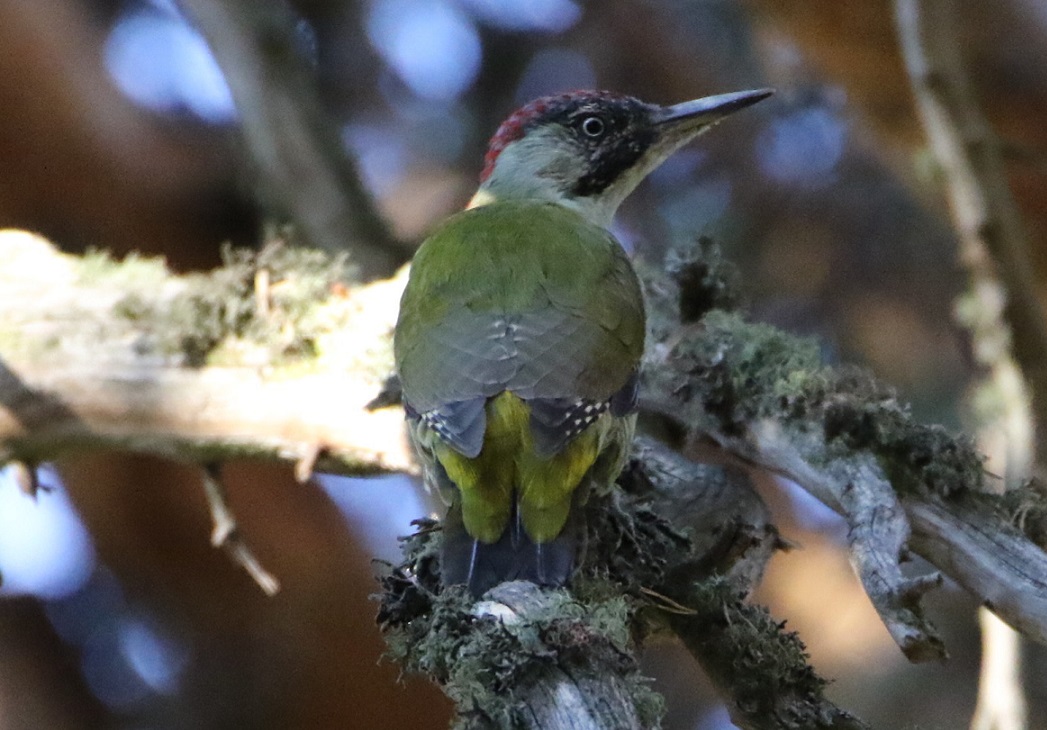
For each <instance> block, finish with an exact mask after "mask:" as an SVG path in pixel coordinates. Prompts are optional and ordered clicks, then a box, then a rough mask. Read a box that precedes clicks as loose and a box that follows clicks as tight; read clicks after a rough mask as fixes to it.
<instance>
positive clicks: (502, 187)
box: [466, 130, 633, 229]
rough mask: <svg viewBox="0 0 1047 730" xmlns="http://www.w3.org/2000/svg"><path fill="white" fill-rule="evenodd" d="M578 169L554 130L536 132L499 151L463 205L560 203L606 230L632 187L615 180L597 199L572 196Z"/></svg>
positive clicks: (569, 149) (577, 161)
mask: <svg viewBox="0 0 1047 730" xmlns="http://www.w3.org/2000/svg"><path fill="white" fill-rule="evenodd" d="M581 165H582V162H581V160H580V158H579V155H578V154H576V153H575V151H574V150H573V149H572V147H571V145H570V143H569V142H565V140H563V139H558V138H557V137H556V134H555V133H554V132H544V131H543V130H537V131H536V132H533V133H531V134H529V135H528V136H527V137H524V138H523V139H519V140H516V141H515V142H513V143H512V144H510V145H508V146H507V147H506V148H505V149H504V150H502V152H501V154H500V155H499V156H498V160H497V161H496V163H495V166H494V169H493V170H492V171H491V174H490V176H488V178H487V179H486V180H484V182H483V183H482V184H481V185H480V188H479V189H478V190H477V191H476V194H475V195H473V197H472V200H470V201H469V205H468V206H466V207H467V208H478V207H480V206H482V205H490V204H491V203H496V202H499V201H503V200H539V201H544V202H550V203H557V204H558V205H562V206H564V207H565V208H569V209H571V210H573V211H575V212H576V213H578V214H579V215H581V216H582V217H583V218H585V219H586V220H588V221H589V222H590V223H593V224H594V225H597V226H600V227H601V228H605V229H609V228H610V227H611V221H612V220H613V219H614V214H615V212H616V211H617V210H618V206H619V205H620V204H621V202H622V200H623V199H624V198H625V196H626V195H627V194H628V192H629V191H630V190H632V187H633V186H629V187H628V189H622V188H623V185H620V184H618V183H617V182H616V183H615V184H614V185H612V186H610V187H608V188H607V189H606V190H604V191H602V192H601V193H599V194H597V195H588V196H576V195H573V194H572V193H571V190H572V188H573V187H574V185H575V183H576V182H577V180H578V178H579V177H580V172H579V168H580V166H581ZM622 182H623V183H625V182H626V181H622Z"/></svg>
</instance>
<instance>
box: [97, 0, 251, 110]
mask: <svg viewBox="0 0 1047 730" xmlns="http://www.w3.org/2000/svg"><path fill="white" fill-rule="evenodd" d="M105 64H106V68H107V69H108V71H109V74H110V76H112V78H113V80H114V81H115V82H116V85H117V86H118V87H119V88H120V90H121V91H123V92H124V94H126V95H127V96H128V97H130V98H131V100H132V101H134V102H135V103H137V104H140V105H142V106H144V107H146V108H147V109H151V110H152V111H156V112H164V113H170V112H177V111H183V110H187V111H189V112H191V113H192V114H194V115H196V116H197V117H199V118H200V119H203V120H205V121H208V122H212V123H224V122H229V121H231V120H233V119H234V118H235V116H236V109H235V107H234V105H233V98H232V94H231V93H230V91H229V86H228V85H227V84H226V82H225V77H224V76H222V72H221V70H220V69H219V68H218V63H217V62H216V61H215V59H214V56H213V55H212V54H211V50H210V49H209V48H208V47H207V43H206V42H205V41H204V39H203V37H202V36H201V35H200V34H199V33H198V32H197V31H196V30H195V29H194V28H193V27H192V26H190V25H189V24H188V23H187V22H186V20H185V19H184V18H182V17H181V16H180V15H179V14H178V13H177V12H175V11H174V10H173V9H172V8H170V7H169V6H168V5H167V4H166V3H158V4H146V5H138V6H136V7H134V8H133V9H132V10H130V11H129V12H127V13H125V14H124V15H122V16H121V17H120V18H119V19H118V20H117V22H116V24H115V25H114V26H113V29H112V31H111V32H110V34H109V38H108V39H107V41H106V45H105Z"/></svg>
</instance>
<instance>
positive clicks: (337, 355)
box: [0, 231, 414, 474]
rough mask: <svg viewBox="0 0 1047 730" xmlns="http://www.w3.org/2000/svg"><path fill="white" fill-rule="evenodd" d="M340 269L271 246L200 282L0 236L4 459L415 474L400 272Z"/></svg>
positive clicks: (153, 266)
mask: <svg viewBox="0 0 1047 730" xmlns="http://www.w3.org/2000/svg"><path fill="white" fill-rule="evenodd" d="M350 274H351V272H350V271H349V269H348V267H346V266H345V265H344V264H343V263H340V262H339V260H332V259H331V257H329V256H327V255H325V254H322V253H319V252H317V251H311V250H307V249H296V248H291V247H282V246H279V245H277V246H274V247H270V248H269V249H267V250H266V251H264V252H262V253H261V254H258V255H254V254H250V253H246V252H230V253H229V254H228V255H227V261H226V264H225V266H223V267H221V268H219V269H216V270H215V271H213V272H211V273H209V274H206V275H204V274H197V275H189V276H175V275H173V274H171V273H170V272H169V271H168V270H167V269H166V267H165V266H164V264H163V262H162V261H161V260H159V259H141V258H135V257H130V258H128V259H127V260H125V261H122V262H117V261H113V260H111V259H110V258H108V257H107V256H106V255H104V254H90V255H88V256H86V257H83V258H77V257H73V256H67V255H63V254H60V253H59V252H58V251H57V250H56V249H55V248H54V247H53V246H52V245H51V244H50V243H49V242H47V241H45V240H43V239H41V238H38V237H36V236H32V235H30V234H28V233H25V232H21V231H0V404H2V408H0V456H2V458H3V460H5V461H10V460H19V461H26V462H29V463H36V462H39V461H43V460H48V459H54V458H56V457H59V456H61V455H62V454H63V453H64V452H66V451H68V450H71V449H122V450H128V451H137V452H145V453H153V454H159V455H163V456H170V457H175V458H180V459H184V460H188V461H192V462H196V463H212V462H220V461H225V460H229V459H233V458H243V457H251V458H262V459H273V460H283V461H292V462H298V463H300V464H302V465H303V467H304V468H302V469H299V472H300V473H308V472H309V471H310V469H311V467H312V465H313V464H314V462H315V465H316V466H317V467H318V468H321V469H323V470H326V471H332V472H337V473H345V474H373V473H378V472H389V471H408V472H409V471H412V470H413V469H414V466H413V461H412V459H411V456H410V453H409V448H408V447H407V445H406V443H405V441H404V437H403V429H402V418H403V416H402V414H401V413H400V412H399V411H398V410H397V409H385V410H377V411H373V412H372V411H368V410H367V409H366V405H367V404H368V403H369V402H370V401H371V400H372V399H373V398H374V397H375V396H376V395H377V394H378V393H379V392H380V391H381V390H382V385H383V382H384V378H385V377H386V375H387V374H388V373H389V372H390V371H391V369H392V353H391V347H390V333H391V331H392V327H393V323H394V322H395V316H396V309H397V301H398V299H399V294H400V290H401V289H402V285H403V281H404V279H403V276H402V275H401V276H399V277H397V278H394V279H389V280H385V281H381V282H377V283H374V284H369V285H356V284H353V282H352V280H351V278H350Z"/></svg>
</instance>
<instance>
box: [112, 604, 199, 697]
mask: <svg viewBox="0 0 1047 730" xmlns="http://www.w3.org/2000/svg"><path fill="white" fill-rule="evenodd" d="M117 636H118V641H119V644H120V651H121V653H122V654H123V656H124V658H125V659H126V660H127V663H128V664H130V665H131V668H132V669H134V671H135V673H137V674H138V676H139V678H140V679H141V680H142V681H143V682H145V683H146V684H147V685H149V687H150V688H151V689H153V690H154V691H156V692H159V693H161V694H166V695H170V694H174V693H175V692H176V691H177V690H178V680H179V679H180V678H181V676H182V672H183V671H185V668H186V666H187V665H188V664H189V650H188V647H187V646H186V645H185V644H184V643H182V642H179V641H177V640H175V639H174V638H173V637H171V636H168V635H167V634H166V633H165V632H163V631H162V630H161V629H160V628H159V627H157V626H155V625H154V624H153V623H152V622H150V621H149V620H147V619H146V618H144V617H142V616H136V615H129V616H124V617H123V618H122V619H121V620H120V623H119V626H118V628H117Z"/></svg>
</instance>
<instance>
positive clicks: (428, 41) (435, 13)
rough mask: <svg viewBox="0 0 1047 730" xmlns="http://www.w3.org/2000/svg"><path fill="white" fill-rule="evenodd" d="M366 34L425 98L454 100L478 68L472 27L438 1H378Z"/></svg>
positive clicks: (476, 39) (477, 42)
mask: <svg viewBox="0 0 1047 730" xmlns="http://www.w3.org/2000/svg"><path fill="white" fill-rule="evenodd" d="M367 33H368V36H369V37H370V39H371V43H372V44H373V45H374V47H375V48H376V49H377V50H378V52H379V53H380V54H381V56H382V58H384V59H385V61H386V63H388V64H389V65H390V66H391V67H392V68H393V70H394V71H395V72H396V74H397V76H399V77H400V79H401V80H402V81H403V82H404V83H405V84H406V85H407V86H408V87H409V88H410V89H411V91H413V92H414V93H415V94H417V95H418V96H421V97H424V98H426V99H434V100H441V99H443V100H448V99H454V98H457V97H458V96H460V95H461V94H462V93H463V92H464V91H465V90H466V89H468V88H469V86H470V85H471V84H472V83H473V80H474V79H475V78H476V74H477V73H478V72H479V70H480V57H481V49H480V38H479V35H478V34H477V32H476V28H475V27H474V26H473V24H472V22H471V21H470V20H469V18H468V17H466V16H465V15H464V14H463V13H462V12H461V11H460V10H459V9H458V8H457V7H455V6H453V5H451V4H450V3H447V2H443V1H442V0H432V1H429V2H423V1H422V0H377V2H375V3H374V4H373V5H372V7H371V14H370V16H369V17H368V22H367Z"/></svg>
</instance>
